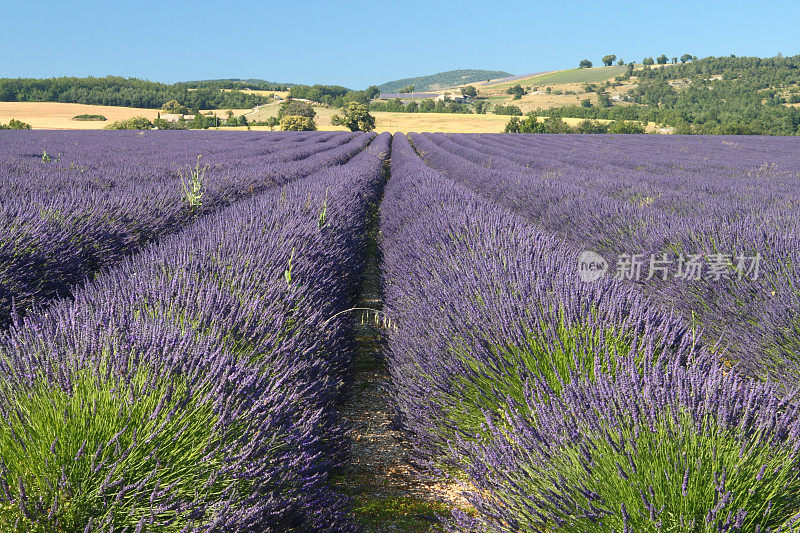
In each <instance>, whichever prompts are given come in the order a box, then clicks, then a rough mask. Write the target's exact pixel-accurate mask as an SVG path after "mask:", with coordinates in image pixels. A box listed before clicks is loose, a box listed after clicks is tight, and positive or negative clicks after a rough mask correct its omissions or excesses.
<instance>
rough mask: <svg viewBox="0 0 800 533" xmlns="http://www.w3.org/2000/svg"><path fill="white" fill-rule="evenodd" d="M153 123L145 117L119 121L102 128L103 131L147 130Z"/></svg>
mask: <svg viewBox="0 0 800 533" xmlns="http://www.w3.org/2000/svg"><path fill="white" fill-rule="evenodd" d="M152 127H153V123H152V122H150V121H149V120H148V119H147V118H146V117H133V118H129V119H126V120H119V121H116V122H112V123H111V124H107V125H106V126H103V129H105V130H149V129H150V128H152Z"/></svg>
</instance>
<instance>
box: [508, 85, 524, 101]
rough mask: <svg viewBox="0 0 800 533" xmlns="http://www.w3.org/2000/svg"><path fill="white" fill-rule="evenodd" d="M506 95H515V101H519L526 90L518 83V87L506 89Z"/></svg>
mask: <svg viewBox="0 0 800 533" xmlns="http://www.w3.org/2000/svg"><path fill="white" fill-rule="evenodd" d="M506 94H513V95H514V100H519V99H520V98H522V95H523V94H525V89H523V88H522V85H520V84H519V83H517V84H516V85H513V86H511V87H509V88H508V89H506Z"/></svg>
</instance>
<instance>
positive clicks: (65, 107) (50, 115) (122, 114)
mask: <svg viewBox="0 0 800 533" xmlns="http://www.w3.org/2000/svg"><path fill="white" fill-rule="evenodd" d="M226 111H227V110H225V109H217V110H215V111H213V112H214V113H216V114H217V116H219V117H221V118H225V117H227V113H226ZM232 111H233V113H234V115H237V116H238V115H243V114H245V113H249V112H250V111H252V110H251V109H232ZM208 112H209V111H207V110H205V111H203V113H208ZM83 114H88V115H103V116H104V117H106V118H107V119H108V120H106V121H98V122H95V121H80V120H72V117H74V116H76V115H83ZM132 117H147V118H148V119H150V120H153V119H155V118H157V117H158V110H157V109H141V108H136V107H116V106H103V105H85V104H61V103H58V102H0V122H8V121H9V120H11V119H12V118H15V119H17V120H21V121H22V122H27V123H28V124H30V125H31V127H33V128H37V129H55V130H99V129H102V128H103V126H105V125H106V124H110V123H111V122H114V121H117V120H125V119H128V118H132Z"/></svg>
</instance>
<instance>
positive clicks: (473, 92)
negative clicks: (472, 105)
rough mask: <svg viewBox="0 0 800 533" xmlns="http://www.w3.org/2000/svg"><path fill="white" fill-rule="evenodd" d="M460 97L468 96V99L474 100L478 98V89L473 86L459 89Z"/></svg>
mask: <svg viewBox="0 0 800 533" xmlns="http://www.w3.org/2000/svg"><path fill="white" fill-rule="evenodd" d="M461 95H462V96H469V97H470V98H475V97H476V96H478V89H476V88H475V86H473V85H467V86H466V87H462V88H461Z"/></svg>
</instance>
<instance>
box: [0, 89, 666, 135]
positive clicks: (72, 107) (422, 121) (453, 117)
mask: <svg viewBox="0 0 800 533" xmlns="http://www.w3.org/2000/svg"><path fill="white" fill-rule="evenodd" d="M527 96H533V95H526V97H527ZM581 97H582V98H585V95H581ZM520 102H522V105H520ZM531 102H532V101H528V100H526V101H521V100H516V101H514V103H515V105H520V107H521V108H523V111H529V110H533V109H535V108H536V107H537V105H536V104H534V103H531ZM279 107H280V103H279V102H276V103H274V104H267V105H265V106H261V107H260V108H259V109H258V110H257V111H253V110H252V109H232V110H231V111H233V113H234V115H236V116H239V115H246V116H247V118H248V119H249V120H259V121H263V120H266V119H267V118H268V117H270V116H274V115H276V114H277V113H278V108H279ZM538 107H544V106H538ZM315 110H316V111H317V118H316V121H317V127H318V128H319V129H320V130H323V131H346V128H344V127H343V126H332V125H331V117H332V116H333V115H335V114H336V113H337V112H338V111H339V110H338V109H335V108H328V107H315ZM203 112H204V113H208V112H209V111H203ZM213 112H214V113H216V114H217V116H218V117H220V118H221V119H224V118H226V117H227V110H226V109H217V110H215V111H213ZM82 114H90V115H103V116H105V117H106V118H107V119H108V120H107V121H105V122H93V121H79V120H72V117H74V116H76V115H82ZM373 115H374V116H375V130H376V131H378V132H382V131H388V132H396V131H401V132H404V133H407V132H409V131H430V132H444V133H501V132H502V131H503V130H504V129H505V127H506V124H507V123H508V120H509V119H510V118H511V117H509V116H505V115H492V114H488V115H462V114H457V113H392V112H386V111H374V112H373ZM137 116H144V117H147V118H148V119H150V120H153V119H154V118H156V117H157V116H158V110H156V109H140V108H133V107H113V106H97V105H84V104H60V103H55V102H0V122H3V123H5V122H8V121H9V120H11V119H12V118H15V119H17V120H21V121H23V122H27V123H28V124H30V125H31V126H32V127H33V128H39V129H75V130H88V129H101V128H102V127H103V126H104V125H105V124H109V123H111V122H113V121H115V120H125V119H128V118H131V117H137ZM564 121H565V122H567V123H568V124H570V125H574V124H577V123H578V122H580V121H581V119H577V118H567V119H564ZM219 129H221V130H242V129H245V128H243V127H237V128H229V127H220V128H219ZM252 129H253V130H258V131H264V130H267V131H268V130H269V128H268V127H266V126H252ZM647 131H649V132H650V131H657V128H656V125H655V124H649V125H648V128H647Z"/></svg>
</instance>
